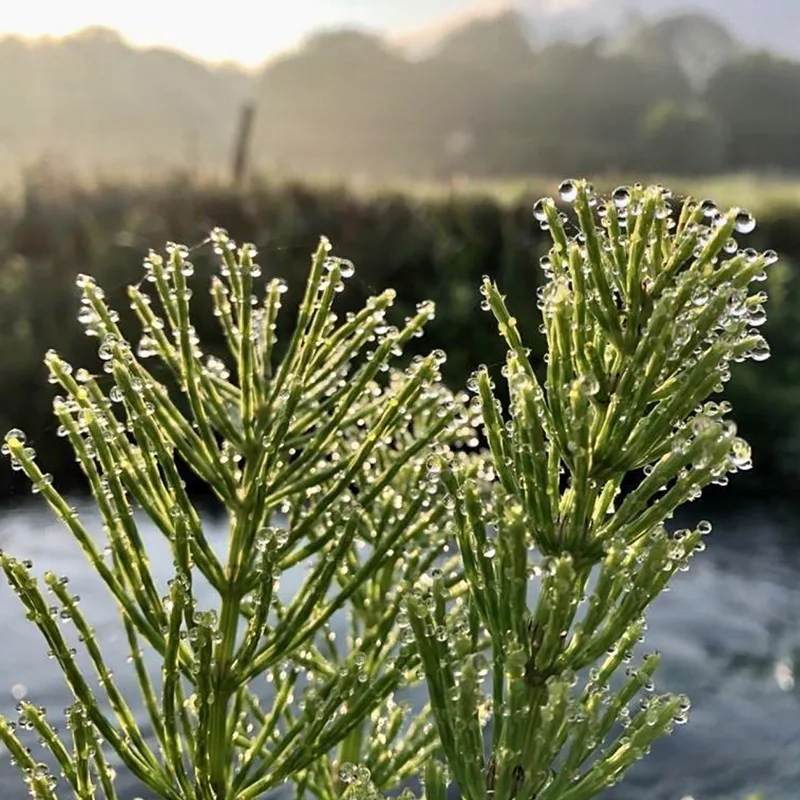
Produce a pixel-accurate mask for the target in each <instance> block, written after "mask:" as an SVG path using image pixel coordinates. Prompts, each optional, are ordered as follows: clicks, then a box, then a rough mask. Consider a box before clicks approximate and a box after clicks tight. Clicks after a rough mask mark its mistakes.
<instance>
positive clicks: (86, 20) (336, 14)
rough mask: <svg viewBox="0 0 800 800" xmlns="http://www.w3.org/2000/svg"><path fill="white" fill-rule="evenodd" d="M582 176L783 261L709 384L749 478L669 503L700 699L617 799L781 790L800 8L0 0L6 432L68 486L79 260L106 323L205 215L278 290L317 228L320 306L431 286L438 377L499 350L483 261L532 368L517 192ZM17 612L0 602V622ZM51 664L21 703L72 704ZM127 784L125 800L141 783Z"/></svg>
mask: <svg viewBox="0 0 800 800" xmlns="http://www.w3.org/2000/svg"><path fill="white" fill-rule="evenodd" d="M583 176H586V177H589V178H591V179H592V180H593V182H594V183H595V185H596V186H597V188H598V189H600V190H604V191H608V190H610V189H612V188H613V187H614V186H616V185H618V184H621V183H625V182H632V181H637V180H638V181H643V182H645V181H650V180H657V181H659V182H662V183H665V184H667V185H668V186H670V187H671V188H672V189H673V190H674V191H676V192H677V193H680V194H693V195H695V196H697V197H711V198H713V199H715V200H717V201H718V202H719V203H721V204H725V203H727V204H736V205H741V206H744V207H746V208H747V209H748V210H750V211H751V212H753V213H754V214H756V216H757V219H758V227H757V228H756V231H755V232H754V233H752V234H750V235H749V236H748V237H747V238H746V240H744V239H743V242H744V241H746V246H752V247H756V248H760V249H766V248H768V247H769V248H773V249H775V250H777V251H778V252H779V254H780V256H781V261H780V262H779V264H778V265H776V266H775V267H773V269H772V271H771V273H770V276H769V282H768V284H767V285H766V288H767V291H768V293H769V295H770V303H769V314H770V317H769V321H768V323H767V325H766V326H765V328H764V333H765V335H766V336H767V338H768V339H769V341H770V343H771V346H772V358H771V359H770V360H769V361H767V362H765V363H760V364H753V363H746V364H741V365H737V366H736V369H735V370H734V375H733V379H732V380H731V382H730V383H729V384H728V385H727V386H726V396H727V397H728V399H730V400H731V401H732V402H733V404H734V408H735V412H734V416H735V419H736V420H737V422H738V424H739V427H740V431H741V433H742V434H743V435H744V436H745V437H746V438H748V440H749V441H750V442H751V444H752V446H753V452H754V462H755V469H754V470H753V471H752V472H749V473H745V474H741V475H737V476H734V479H733V480H732V482H731V483H732V487H733V488H730V489H722V488H720V487H713V488H712V490H710V491H709V492H708V493H707V495H706V496H705V497H704V498H703V499H702V501H700V503H698V504H696V507H693V508H692V509H690V512H691V513H690V514H688V517H687V519H689V521H691V522H694V521H696V519H697V518H699V515H701V514H703V515H708V516H710V517H711V518H712V519H715V520H718V521H719V525H718V526H717V527H718V529H719V532H718V534H716V535H714V536H713V537H712V539H713V542H712V544H713V547H712V546H710V547H709V553H707V554H704V555H703V556H702V558H700V559H698V565H697V566H696V567H694V568H693V570H692V573H691V574H690V575H687V576H681V577H680V578H679V582H682V584H683V585H682V586H680V587H678V590H676V591H675V592H674V593H673V594H672V595H670V596H666V597H665V598H663V599H662V600H663V601H662V600H660V601H659V603H661V605H657V607H656V609H654V616H655V619H654V621H652V622H651V626H650V627H651V630H653V637H652V638H653V640H655V642H656V644H657V645H658V646H659V648H660V649H662V651H663V652H664V654H665V658H664V668H663V674H664V676H665V677H664V679H663V681H664V682H665V684H666V685H664V686H663V687H662V688H666V689H671V690H676V691H688V692H689V693H690V694H692V693H694V694H695V695H696V696H695V698H694V699H695V707H696V709H697V710H696V713H695V723H694V724H693V725H690V726H688V728H685V729H682V730H681V731H680V733H679V734H678V735H676V736H675V737H673V738H672V739H670V740H669V742H665V743H663V744H662V745H661V746H660V747H659V748H656V749H655V750H654V754H653V757H652V758H651V759H650V760H649V761H646V762H645V763H644V764H643V765H642V767H641V768H640V769H639V771H638V772H635V773H634V775H633V776H632V778H631V781H628V782H626V784H623V785H622V786H620V787H618V788H617V789H615V790H614V793H613V794H609V797H612V796H613V797H615V798H634V797H636V798H639V797H642V796H645V794H646V796H647V797H648V798H652V800H660V799H661V798H664V800H667V798H675V800H678V799H679V798H682V797H688V796H692V797H694V798H695V800H701V798H706V799H707V800H728V799H730V800H732V799H733V798H744V797H746V796H747V794H748V793H749V792H756V791H763V792H764V796H765V797H766V798H769V799H770V800H783V799H784V798H785V799H786V800H789V798H792V800H796V798H797V797H800V788H799V787H800V690H798V689H796V688H795V682H794V677H793V670H794V664H795V661H796V660H797V658H799V657H800V624H799V623H800V619H799V617H800V602H799V601H800V590H798V586H800V580H798V579H799V578H800V525H798V523H797V522H796V518H797V508H796V506H797V498H798V497H799V496H800V494H799V493H798V488H800V461H798V455H799V454H800V272H799V271H798V270H800V4H798V3H796V2H795V0H687V1H686V2H684V1H683V0H639V1H638V2H636V1H635V0H517V1H516V2H514V1H513V0H496V1H491V0H490V1H489V2H470V1H469V0H403V1H402V2H394V0H294V1H293V2H291V3H278V2H274V0H265V2H262V3H260V4H256V3H253V2H252V0H226V2H225V3H221V2H217V1H216V0H215V1H214V2H211V1H210V0H195V1H194V2H188V0H159V1H158V2H156V0H138V2H136V3H124V2H116V0H114V1H109V0H71V2H69V3H56V2H51V0H27V2H21V3H13V4H12V3H10V2H2V14H0V187H1V188H2V192H0V431H5V430H7V429H9V428H11V427H21V428H22V429H23V430H25V431H26V433H27V434H28V437H29V439H30V440H31V441H32V443H33V444H34V446H35V447H36V450H37V453H38V454H39V461H40V464H41V465H42V467H43V468H46V469H47V470H48V471H50V472H51V473H53V475H54V476H55V478H56V482H57V484H58V485H59V486H60V487H61V488H63V489H65V490H66V491H69V492H72V493H74V494H75V496H76V497H77V496H79V495H80V493H81V490H82V488H83V487H82V483H81V479H80V475H79V473H78V471H77V469H76V467H75V464H74V463H73V460H72V457H71V455H70V452H69V450H68V448H67V447H65V446H64V443H63V441H62V440H61V439H59V438H58V436H57V435H56V433H57V432H56V429H57V426H56V424H54V422H53V418H52V414H51V410H50V409H51V401H52V396H53V393H54V392H53V390H52V389H53V387H50V386H48V384H47V382H46V375H45V371H44V368H43V366H42V358H43V355H44V353H45V351H46V350H47V349H48V348H50V347H56V348H57V349H58V351H59V353H60V354H61V355H62V356H63V357H64V358H66V359H67V360H69V361H70V362H72V363H73V364H75V365H76V366H87V367H88V368H89V369H98V362H97V360H96V342H94V341H93V340H91V339H87V338H85V337H84V336H83V334H82V331H81V328H80V326H79V324H78V322H77V319H76V315H77V309H78V291H77V289H76V288H75V276H76V275H77V273H79V272H87V273H91V274H93V275H95V276H96V277H97V278H98V281H99V283H100V284H101V286H103V287H104V288H105V290H106V292H107V295H108V297H109V302H110V304H111V305H112V306H114V307H116V308H117V309H118V310H119V312H120V315H121V317H122V324H123V328H125V326H126V325H128V324H129V323H130V314H129V313H128V303H127V300H126V299H125V287H126V285H127V284H129V283H132V282H136V281H137V280H139V278H140V276H141V260H142V257H143V256H144V254H145V253H146V252H147V249H148V248H150V247H156V248H158V247H161V246H162V245H163V243H164V242H166V241H167V240H175V241H181V242H186V243H187V244H195V243H198V242H200V241H201V240H202V239H203V238H204V237H205V236H206V234H207V232H208V230H209V228H210V227H211V226H213V225H221V226H223V227H226V228H228V229H229V231H230V232H231V233H232V235H233V236H235V237H237V238H240V239H245V240H248V241H253V242H255V243H256V244H257V245H258V247H259V249H260V250H261V253H262V263H263V266H264V268H265V272H267V273H271V274H274V273H278V274H281V275H283V276H285V277H286V278H287V279H288V281H289V285H290V295H289V299H290V300H291V298H295V299H296V298H297V287H298V286H299V285H300V284H301V282H302V281H303V280H304V277H305V271H306V267H307V263H308V256H309V254H310V252H311V251H312V249H313V248H314V246H315V243H316V241H317V239H318V236H319V235H320V234H325V235H327V236H329V237H330V238H331V239H332V241H333V242H334V245H335V247H336V251H337V252H338V253H339V254H340V255H342V256H345V257H348V258H351V259H352V260H353V261H354V262H355V263H356V266H357V270H358V271H357V276H356V278H355V279H353V281H352V282H351V289H350V291H349V292H348V293H347V295H346V296H345V297H344V298H343V308H348V307H355V306H356V305H359V304H361V303H363V301H364V299H365V298H366V297H367V296H369V295H371V294H374V293H376V292H378V291H380V290H382V289H384V288H386V287H388V286H391V287H394V288H395V289H397V291H398V302H397V318H398V319H401V318H402V316H403V315H404V314H405V313H408V312H409V311H410V310H411V309H413V308H414V306H415V304H416V303H417V302H418V301H420V300H422V299H428V298H430V299H433V300H435V301H436V302H437V308H438V313H437V318H436V321H435V323H433V324H432V325H431V326H430V328H429V331H428V333H427V334H426V336H425V338H424V339H422V340H420V341H419V342H418V344H417V346H418V347H419V349H420V350H430V349H433V348H435V347H442V348H444V349H445V350H446V351H447V352H448V354H449V360H448V363H447V365H446V377H447V379H448V380H450V381H452V382H453V384H454V385H463V383H464V381H465V380H466V378H467V376H468V375H469V373H470V372H471V371H472V370H473V369H475V368H476V367H477V366H478V364H480V363H486V364H489V365H491V366H492V367H493V368H499V364H500V363H501V361H502V359H503V348H502V347H501V346H500V343H499V340H498V337H497V335H496V333H495V331H494V328H493V326H492V323H491V320H490V319H489V318H488V315H486V314H480V313H479V311H478V307H479V300H480V298H479V295H478V292H477V286H478V283H479V281H480V277H481V275H483V274H489V275H491V276H492V277H493V278H495V279H497V280H498V282H499V283H500V285H501V287H502V288H503V289H504V291H505V292H506V293H507V294H508V295H509V298H510V300H509V302H510V304H511V306H512V311H513V312H514V313H515V314H516V315H517V317H518V318H519V319H520V321H521V324H522V326H523V328H524V335H525V336H526V337H527V339H528V341H529V343H530V344H531V347H532V348H533V353H534V356H535V357H536V358H537V359H541V357H542V355H543V343H542V341H541V338H540V336H539V334H538V331H537V328H538V319H537V312H536V307H535V292H536V288H537V286H538V285H539V284H540V283H541V281H542V275H541V272H540V270H539V268H538V259H539V256H540V255H542V254H543V253H544V252H545V251H546V249H547V246H548V245H547V241H546V239H545V238H544V234H542V233H541V232H540V231H539V230H538V226H536V225H535V224H534V222H533V219H532V216H531V213H530V207H531V203H532V202H533V201H534V200H535V199H536V198H537V197H539V196H541V195H544V194H547V195H552V194H554V193H555V190H556V187H557V185H558V182H559V181H560V180H561V179H562V178H565V177H583ZM743 246H744V244H743ZM195 263H196V267H197V273H198V275H197V277H196V279H195V280H196V286H197V287H198V288H199V289H200V291H196V292H195V301H196V304H197V309H198V310H197V314H198V316H197V320H196V322H197V328H198V333H199V334H200V336H201V338H202V339H203V341H204V343H205V345H206V350H207V351H208V352H217V351H219V353H220V354H221V353H222V352H223V349H222V340H221V336H220V333H219V331H218V329H217V328H216V326H215V319H214V318H213V316H212V315H211V314H210V310H209V309H210V306H209V301H208V299H207V297H206V293H205V292H204V291H202V287H203V285H204V282H205V281H206V279H207V278H208V276H209V274H210V271H211V269H212V265H211V263H210V262H209V261H208V260H206V258H205V257H204V256H203V255H202V254H199V255H198V257H197V258H196V259H195ZM286 305H287V306H288V305H291V303H290V302H287V304H286ZM290 316H291V315H290V314H286V315H285V317H284V324H286V323H288V322H290V319H289V318H290ZM126 329H127V330H129V331H130V332H131V335H134V331H135V329H134V328H133V327H128V328H126ZM28 494H29V489H28V488H27V486H26V482H25V481H23V480H20V477H19V475H18V474H16V473H12V472H11V470H10V469H9V468H8V466H7V464H6V463H5V462H3V463H2V464H0V501H2V502H3V506H2V507H0V547H4V548H5V547H8V548H9V550H12V549H13V551H14V552H15V553H17V554H20V555H23V554H24V552H25V551H26V548H27V550H28V551H30V553H34V552H35V553H36V554H40V555H42V558H45V559H46V558H47V557H48V555H47V554H48V553H49V554H50V556H49V557H50V558H52V557H53V556H52V554H53V553H54V552H55V551H56V550H58V548H59V547H61V546H65V545H63V538H64V536H65V534H64V533H59V529H57V528H53V529H51V528H50V527H48V524H47V523H46V522H45V521H44V519H43V518H42V516H41V510H40V506H39V505H38V504H35V505H31V504H30V502H29V501H28ZM153 535H155V534H153ZM219 536H220V537H221V540H222V537H224V531H223V530H222V528H220V531H219ZM12 544H13V548H12ZM59 552H60V550H59ZM79 563H81V562H76V565H75V566H74V569H75V570H78V571H79V570H80V569H81V567H80V566H78V564H79ZM84 569H85V568H84ZM87 580H88V576H87ZM100 596H101V595H99V594H98V595H97V597H98V598H99V597H100ZM84 597H85V604H86V598H87V597H88V598H91V597H93V595H92V589H91V588H88V589H86V591H85V593H84ZM98 603H99V600H98ZM98 608H99V605H98ZM108 611H109V609H106V612H105V613H108ZM111 611H112V612H113V610H111ZM98 613H100V612H98ZM20 620H21V617H20V614H19V612H18V610H17V608H16V606H15V605H14V601H13V598H11V597H10V596H9V597H7V598H0V625H3V626H5V627H4V628H3V629H4V630H5V629H12V628H13V629H16V628H17V626H22V627H21V628H20V629H24V620H21V621H20ZM109 624H110V623H109ZM658 637H661V638H660V639H659V638H658ZM32 642H33V640H31V645H30V650H28V649H23V650H22V651H21V652H20V658H19V660H18V661H14V660H12V659H5V660H2V659H0V697H2V692H3V691H4V690H5V688H4V687H6V686H12V685H14V686H18V685H19V684H20V680H21V678H20V674H21V672H22V671H23V670H29V665H28V667H25V666H24V665H25V664H28V662H29V658H28V656H29V654H30V657H31V658H35V657H36V656H35V647H34V645H33V643H32ZM649 644H650V646H653V645H652V642H649ZM45 672H46V671H43V672H42V675H41V676H40V677H39V678H38V680H39V692H40V694H45V695H48V696H52V697H53V698H54V699H55V701H56V704H58V703H59V702H61V701H62V700H63V701H64V703H66V696H62V694H63V692H62V694H60V693H59V692H61V690H60V689H58V688H57V680H58V678H57V676H55V675H51V677H50V678H48V677H46V675H45ZM34 673H35V674H38V673H36V672H35V671H34ZM28 678H30V680H28V683H31V686H30V687H29V688H30V689H31V692H32V693H33V694H34V695H35V691H34V690H35V689H36V687H35V685H34V684H35V680H34V679H33V678H32V677H31V675H28ZM15 702H16V701H15V700H14V699H13V698H12V696H11V695H10V694H9V695H8V697H7V698H6V700H0V711H2V712H3V713H9V709H13V706H14V704H15ZM15 780H17V779H16V778H15V776H14V774H13V770H12V769H11V768H10V766H9V765H8V763H7V754H5V755H3V754H2V753H1V752H0V797H13V796H17V795H14V787H17V784H16V783H14V781H15ZM125 780H126V779H125V778H124V777H122V778H121V781H122V784H121V785H122V786H123V791H122V792H121V797H123V800H125V798H126V797H127V798H132V797H135V796H136V793H137V789H136V787H135V786H134V785H133V784H130V785H129V784H127V783H125ZM4 781H8V783H4ZM8 787H12V788H8ZM126 791H127V792H128V794H127V795H126V794H125V792H126Z"/></svg>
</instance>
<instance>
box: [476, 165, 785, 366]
mask: <svg viewBox="0 0 800 800" xmlns="http://www.w3.org/2000/svg"><path fill="white" fill-rule="evenodd" d="M643 188H644V187H643V186H642V184H640V183H637V184H634V185H633V186H618V187H617V188H616V189H614V190H613V191H612V192H611V193H610V195H609V196H608V198H607V199H605V198H603V200H602V201H601V199H600V197H599V196H598V194H597V193H596V192H595V190H594V187H593V186H592V185H591V184H589V183H587V184H586V195H587V202H588V204H589V206H590V207H591V208H593V209H595V212H596V214H597V216H598V218H599V220H600V224H601V227H602V228H604V229H605V228H608V227H609V224H610V222H609V218H608V208H609V204H612V205H613V207H614V210H615V212H616V218H617V222H618V225H619V230H620V236H619V239H618V242H619V244H620V245H621V246H623V247H625V246H626V245H627V244H628V240H627V238H626V233H627V232H628V230H629V229H630V228H631V227H632V225H633V222H632V220H635V218H636V217H638V216H639V214H640V213H641V210H642V203H641V200H640V199H637V195H638V196H639V197H641V194H642V191H643ZM655 188H656V189H658V190H659V193H660V202H659V203H658V205H657V208H656V218H658V219H660V220H663V222H664V226H665V228H666V231H667V232H669V231H673V230H674V229H675V227H676V225H677V223H676V220H675V219H674V217H673V216H672V200H673V195H672V192H671V191H670V190H669V189H667V188H666V187H664V186H662V185H660V184H657V185H656V187H655ZM578 194H579V182H578V181H575V180H572V179H568V180H565V181H562V182H561V184H560V185H559V187H558V196H559V199H560V200H561V201H562V202H563V203H566V204H572V203H574V202H575V201H576V200H577V199H578ZM552 203H553V201H552V199H550V198H542V199H540V200H537V201H536V202H535V203H534V205H533V216H534V218H535V219H536V221H537V222H538V223H539V226H540V228H541V230H543V231H547V230H549V228H550V224H549V222H548V213H547V211H548V207H549V206H550V205H551V204H552ZM698 207H699V209H700V210H701V211H702V215H703V219H704V221H705V228H704V229H703V230H702V231H700V235H699V237H698V241H697V245H696V247H695V251H694V256H695V257H698V256H700V255H701V253H702V251H703V248H704V247H705V245H706V244H707V243H708V242H709V241H710V239H711V237H712V236H713V234H714V231H715V229H716V228H718V227H720V226H722V225H724V224H725V221H726V219H727V214H726V213H725V212H724V211H722V210H720V208H719V207H718V206H717V205H716V203H714V201H712V200H708V199H706V200H701V201H699V203H698ZM559 219H560V220H561V222H562V223H565V224H567V223H569V217H568V215H567V214H566V213H564V212H563V211H561V212H559ZM755 228H756V220H755V217H754V216H753V215H752V214H751V213H750V212H749V211H747V210H745V209H741V208H740V209H737V210H736V217H735V221H734V230H735V233H736V234H737V235H747V234H750V233H752V232H753V231H754V230H755ZM601 236H602V234H601ZM575 240H576V241H577V242H578V243H583V242H584V241H585V236H584V234H583V233H582V232H578V233H577V235H576V237H575ZM605 246H606V248H608V247H610V246H611V245H610V242H609V241H606V242H605ZM737 254H739V255H742V256H744V258H745V260H746V261H749V262H752V261H753V260H755V259H757V258H759V257H760V258H761V259H762V262H763V264H764V266H765V267H768V266H770V265H772V264H774V263H775V262H776V261H777V260H778V254H777V253H776V252H775V250H766V251H764V252H763V253H760V254H759V253H758V252H757V251H756V250H755V249H753V248H750V247H748V248H744V249H742V248H740V246H739V242H738V241H737V240H736V239H735V238H733V237H731V238H730V239H728V240H727V242H725V244H724V245H723V247H722V255H723V256H727V257H733V256H734V255H737ZM716 261H717V258H716V257H715V258H714V259H713V260H712V263H716ZM540 265H541V268H542V270H543V272H544V274H545V276H546V277H547V278H548V279H552V278H553V269H552V267H553V264H552V258H551V256H550V255H544V256H542V258H541V259H540ZM753 280H754V281H755V282H763V281H766V280H767V273H766V271H765V270H762V271H761V272H760V273H758V274H757V275H756V276H755V277H754V278H753ZM649 282H650V281H649V279H647V280H646V281H645V283H649ZM547 294H548V287H546V286H545V287H540V288H539V289H538V293H537V296H538V300H539V307H540V308H541V309H542V310H546V305H547V303H546V301H545V298H546V296H547ZM708 299H709V292H708V290H707V289H706V288H704V287H698V288H697V290H696V292H695V295H694V296H693V298H692V300H693V303H694V305H695V306H696V307H700V306H704V305H705V304H706V302H707V301H708ZM766 300H767V294H766V292H763V291H762V292H758V293H756V294H754V295H751V296H749V297H748V293H747V290H745V289H743V290H738V291H734V292H733V293H732V295H731V298H730V305H729V309H728V314H729V316H730V317H731V318H734V319H738V318H742V317H746V322H747V325H748V326H750V327H751V328H757V327H759V326H761V325H763V324H764V323H765V322H766V320H767V315H766V313H765V311H764V307H763V304H764V303H765V302H766ZM482 308H483V309H484V310H489V306H488V303H484V304H483V305H482ZM540 332H542V333H543V332H544V326H541V327H540ZM754 333H755V331H753V330H749V331H745V333H744V335H753V334H754ZM680 343H681V342H680V341H676V344H680ZM770 354H771V353H770V348H769V344H768V342H767V340H766V339H765V338H764V337H763V336H758V337H757V338H756V342H755V344H754V345H753V347H752V348H751V349H750V351H749V352H748V353H747V354H746V355H745V356H743V357H737V358H735V360H736V361H744V360H745V358H749V359H751V360H753V361H766V360H767V359H768V358H769V357H770ZM724 378H725V379H727V378H728V373H727V372H726V373H724Z"/></svg>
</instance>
